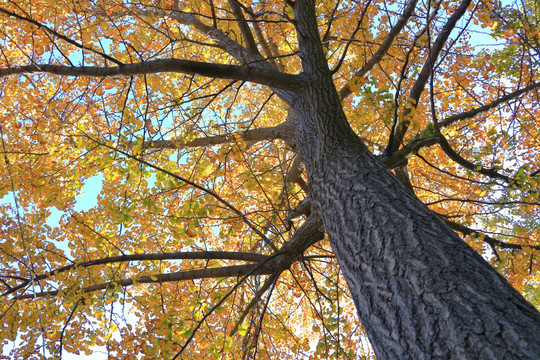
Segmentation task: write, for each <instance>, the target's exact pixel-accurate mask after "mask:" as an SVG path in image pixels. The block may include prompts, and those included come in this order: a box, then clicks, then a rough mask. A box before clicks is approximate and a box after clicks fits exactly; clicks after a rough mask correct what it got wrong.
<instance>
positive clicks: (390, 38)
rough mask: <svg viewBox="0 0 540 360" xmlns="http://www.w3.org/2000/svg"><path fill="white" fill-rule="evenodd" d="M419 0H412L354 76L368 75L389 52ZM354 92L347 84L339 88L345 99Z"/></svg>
mask: <svg viewBox="0 0 540 360" xmlns="http://www.w3.org/2000/svg"><path fill="white" fill-rule="evenodd" d="M417 2H418V0H412V1H411V2H410V3H409V5H408V6H407V7H406V8H405V10H404V11H403V14H402V15H401V16H400V17H399V20H398V22H397V23H396V25H394V27H392V29H390V31H389V32H388V35H386V38H385V39H384V41H383V42H382V44H381V46H380V47H379V49H378V50H377V52H376V53H375V54H373V56H372V57H371V59H369V60H368V62H367V63H366V64H365V65H364V66H362V68H361V69H360V70H358V71H357V72H356V73H355V74H354V76H357V77H363V76H364V75H366V74H367V73H368V72H369V71H370V70H371V69H373V67H374V66H375V65H377V64H378V63H379V61H381V59H382V58H383V56H384V55H385V54H386V53H387V52H388V49H389V48H390V46H391V45H392V44H393V43H394V40H395V39H396V37H397V36H398V35H399V33H400V32H401V30H402V29H403V27H404V26H405V24H406V23H407V22H408V21H409V18H410V17H411V15H412V13H413V12H414V9H415V8H416V3H417ZM350 94H352V91H351V89H350V88H349V87H348V86H347V85H345V86H344V87H342V88H341V90H339V96H340V98H341V99H345V98H346V97H347V96H349V95H350Z"/></svg>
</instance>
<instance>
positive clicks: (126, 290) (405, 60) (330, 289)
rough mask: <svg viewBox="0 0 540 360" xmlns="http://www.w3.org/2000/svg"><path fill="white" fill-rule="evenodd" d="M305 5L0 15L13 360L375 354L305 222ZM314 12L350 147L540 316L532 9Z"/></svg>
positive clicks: (169, 5) (265, 1)
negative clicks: (360, 147) (300, 8)
mask: <svg viewBox="0 0 540 360" xmlns="http://www.w3.org/2000/svg"><path fill="white" fill-rule="evenodd" d="M297 1H304V0H297ZM294 8H295V3H294V2H292V1H274V0H262V1H256V0H229V1H224V0H203V1H201V0H191V1H189V0H186V1H177V0H174V1H171V0H151V1H147V0H141V1H129V0H96V1H94V0H92V1H90V0H81V1H73V0H56V1H51V0H7V1H4V2H2V3H1V4H0V24H1V26H0V135H1V144H0V145H1V148H0V151H1V152H2V158H3V159H2V161H0V166H1V168H2V172H1V173H0V183H1V185H0V198H2V202H1V203H0V218H1V221H0V234H1V235H0V236H1V239H2V241H1V243H0V264H1V267H0V290H1V297H2V302H1V303H0V304H1V305H0V306H1V308H0V314H1V315H0V318H1V323H2V326H1V327H0V339H2V340H1V342H0V344H1V345H0V346H2V355H3V356H6V357H8V358H58V357H62V356H64V357H65V356H67V355H68V354H87V355H89V354H91V353H92V352H94V355H95V356H103V357H105V356H108V357H109V358H138V357H141V356H143V357H147V358H178V357H185V358H189V359H196V358H201V359H208V358H214V359H237V358H261V359H265V358H298V359H303V358H305V359H308V358H313V359H328V358H340V359H356V358H373V356H374V355H373V352H372V350H371V348H370V346H369V343H368V340H367V337H366V333H365V330H364V328H363V327H362V325H361V323H360V321H359V319H358V317H357V315H356V311H355V307H354V303H353V300H352V298H351V296H350V294H349V291H348V288H347V283H346V282H345V279H344V277H343V274H342V273H341V272H340V269H339V266H338V262H337V260H336V256H335V255H334V253H333V251H332V248H331V246H330V243H329V242H328V239H327V238H326V236H325V234H324V229H323V226H322V225H321V224H320V221H318V220H317V219H314V218H313V217H308V216H309V215H310V213H311V211H312V209H311V205H310V197H309V195H310V186H309V185H310V184H309V181H308V179H307V175H306V166H307V165H306V164H305V163H306V161H307V160H308V159H306V156H304V159H302V158H301V156H299V153H298V146H297V145H298V144H297V142H298V139H297V133H296V128H297V126H298V117H297V115H296V114H295V113H294V112H293V111H291V103H292V102H294V97H293V96H292V95H291V94H303V93H304V91H305V88H306V87H305V84H306V81H307V80H306V76H305V73H306V69H305V66H306V65H305V63H302V59H301V57H302V56H304V55H303V54H304V53H305V52H306V51H307V50H306V49H309V47H308V46H307V45H306V46H305V47H304V46H303V45H302V46H300V42H299V40H298V38H299V36H302V34H299V33H300V32H301V31H302V29H303V27H302V24H299V22H300V20H302V19H300V20H299V19H298V18H297V13H295V9H294ZM314 8H315V16H314V17H313V18H314V20H315V19H316V21H317V26H318V31H319V37H320V38H319V39H316V42H320V44H322V49H323V51H324V53H325V54H324V56H325V58H326V63H325V64H320V65H321V66H328V68H329V69H330V71H331V73H332V80H333V85H334V86H335V88H336V90H337V94H338V95H339V99H340V101H341V106H342V108H343V111H344V112H345V114H346V116H347V120H348V123H349V124H350V126H351V127H352V129H353V130H354V131H355V133H356V135H357V136H358V137H359V138H360V139H361V141H362V142H363V143H364V144H365V145H366V146H367V147H368V148H369V150H370V151H371V152H372V153H373V154H374V155H375V156H376V157H377V158H378V159H379V161H380V162H381V163H382V164H384V165H385V166H386V167H387V168H388V169H390V170H392V172H393V173H394V174H395V176H396V177H397V178H398V179H399V180H400V181H401V182H402V183H403V184H404V185H405V186H406V187H407V189H409V191H410V192H411V195H413V196H415V197H417V198H418V199H420V200H421V201H422V202H423V203H424V204H425V205H427V206H428V207H429V209H430V210H432V211H433V212H434V213H435V214H437V215H438V216H439V217H440V218H442V219H443V220H444V221H445V222H446V224H447V225H448V226H449V227H450V228H451V229H453V230H454V231H456V232H457V233H459V234H460V236H462V237H463V238H464V240H465V241H466V242H467V243H468V244H469V245H470V246H471V247H473V248H474V249H475V250H476V251H478V252H479V253H480V254H482V255H483V256H484V257H485V258H486V259H488V260H489V262H490V263H491V265H492V266H493V267H495V268H496V269H497V270H498V271H499V272H500V273H501V274H502V275H503V276H504V277H505V278H506V279H507V280H508V281H509V282H510V283H511V284H512V285H513V286H514V287H515V288H516V289H517V290H518V291H519V292H520V293H521V294H522V295H523V296H524V297H525V298H526V299H527V300H529V301H530V302H531V303H532V304H533V305H535V306H536V307H539V306H540V304H539V301H540V288H539V285H540V275H539V273H538V266H539V264H538V251H539V249H540V239H539V232H540V221H539V220H540V217H539V214H540V213H539V205H540V190H539V189H540V151H539V149H540V134H539V131H540V130H539V129H540V118H539V117H540V92H539V88H540V80H539V77H538V71H539V70H540V68H539V64H540V59H539V58H538V57H539V55H540V52H539V51H540V43H539V37H540V29H539V27H538V20H537V17H536V14H537V13H538V9H537V3H536V2H534V1H526V0H523V2H518V3H514V4H510V5H503V4H500V3H497V2H492V1H470V0H463V1H461V2H456V1H445V0H443V1H431V0H426V1H417V0H410V1H400V0H397V1H393V0H360V1H348V0H333V1H316V2H315V5H314ZM302 21H303V20H302ZM493 38H495V39H498V44H497V45H496V46H489V45H487V44H489V43H492V42H493ZM317 45H318V44H317ZM309 46H311V45H309ZM338 170H339V169H336V172H337V171H338ZM91 192H96V193H97V198H96V201H95V203H94V202H90V203H89V204H84V203H82V201H81V199H83V197H82V194H83V193H87V195H89V194H88V193H91ZM90 195H91V194H90ZM84 198H85V199H87V198H88V197H84ZM306 219H307V220H306Z"/></svg>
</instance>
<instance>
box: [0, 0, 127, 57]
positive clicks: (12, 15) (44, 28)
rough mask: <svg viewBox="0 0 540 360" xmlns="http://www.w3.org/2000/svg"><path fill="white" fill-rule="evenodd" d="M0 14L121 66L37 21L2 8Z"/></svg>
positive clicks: (105, 55) (104, 55) (99, 52)
mask: <svg viewBox="0 0 540 360" xmlns="http://www.w3.org/2000/svg"><path fill="white" fill-rule="evenodd" d="M0 12H1V13H4V14H6V15H8V16H10V17H14V18H17V19H19V20H22V21H25V22H28V23H30V24H33V25H35V26H37V27H39V28H41V29H43V30H45V31H46V32H48V33H49V34H51V35H53V36H56V37H58V38H60V39H62V40H64V41H65V42H67V43H69V44H71V45H74V46H76V47H78V48H79V49H83V50H86V51H90V52H93V53H94V54H97V55H99V56H102V57H103V58H104V59H107V60H109V61H110V62H112V63H114V64H116V65H122V62H121V61H119V60H116V59H115V58H113V57H111V56H109V55H107V54H105V53H103V52H101V51H98V50H95V49H92V48H90V47H88V46H84V45H83V44H80V43H78V42H77V41H75V40H72V39H70V38H68V37H67V36H65V35H62V34H60V33H59V32H57V31H55V30H53V29H51V28H50V27H48V26H47V25H44V24H42V23H40V22H38V21H36V20H33V19H30V18H27V17H25V16H21V15H18V14H16V13H14V12H11V11H9V10H6V9H3V8H0Z"/></svg>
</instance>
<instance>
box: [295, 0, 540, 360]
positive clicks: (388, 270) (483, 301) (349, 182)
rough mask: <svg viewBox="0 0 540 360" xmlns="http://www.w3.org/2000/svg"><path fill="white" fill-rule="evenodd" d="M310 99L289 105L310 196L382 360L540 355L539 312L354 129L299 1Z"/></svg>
mask: <svg viewBox="0 0 540 360" xmlns="http://www.w3.org/2000/svg"><path fill="white" fill-rule="evenodd" d="M294 6H295V18H296V19H298V21H297V27H298V33H299V43H300V49H301V57H302V64H303V68H304V73H305V76H306V78H307V79H308V81H309V84H310V85H309V86H308V89H307V96H306V97H304V98H302V99H297V100H296V101H295V102H294V103H293V104H292V107H293V109H294V111H295V112H296V114H297V115H298V117H299V119H300V124H299V127H298V130H297V144H298V148H299V151H300V154H301V156H302V158H303V160H304V162H305V164H306V169H307V172H308V179H309V182H310V184H309V185H310V195H311V197H312V199H313V202H314V206H315V210H316V211H318V212H319V214H320V216H321V218H322V220H323V222H324V226H325V228H326V232H327V233H328V237H329V239H330V242H331V244H332V248H333V250H334V253H335V255H336V257H337V259H338V262H339V264H340V267H341V269H342V271H343V273H344V275H345V279H346V280H347V283H348V285H349V289H350V291H351V295H352V297H353V299H354V302H355V305H356V308H357V310H358V313H359V316H360V320H361V321H362V324H363V325H364V328H365V329H366V332H367V334H368V336H369V338H370V341H371V343H372V345H373V347H374V350H375V353H376V355H377V359H415V360H418V359H539V358H540V313H539V312H538V311H537V310H536V309H535V308H534V307H533V306H532V305H531V304H529V303H528V302H527V301H526V300H525V299H524V298H523V297H522V296H521V295H520V294H519V293H518V292H517V291H516V290H515V289H514V288H512V286H511V285H510V284H509V283H508V282H507V281H506V280H505V279H504V278H503V277H502V276H500V275H499V274H498V273H497V272H496V271H495V270H494V269H493V268H492V267H491V266H490V265H489V264H488V263H487V262H486V261H485V260H484V259H483V258H482V257H481V256H480V255H479V254H477V253H476V252H475V251H474V250H473V249H472V248H470V247H469V246H468V245H467V244H466V243H465V242H463V241H462V240H461V239H460V238H459V237H458V236H457V235H456V234H455V233H454V232H453V231H451V230H450V229H449V228H448V227H447V226H446V225H445V224H444V223H443V222H442V221H441V219H439V218H438V217H437V216H436V215H435V214H434V213H433V212H431V211H430V210H429V209H428V208H427V207H426V206H425V205H424V204H422V203H421V202H420V201H419V200H418V199H416V198H415V197H414V196H413V195H412V194H410V192H409V191H407V190H406V189H405V187H404V186H403V185H402V184H401V183H400V182H399V180H397V179H396V178H395V176H394V175H392V173H390V171H388V170H387V169H386V168H385V167H384V166H383V165H382V164H380V163H379V162H378V161H377V159H375V157H374V156H373V155H372V154H371V153H370V152H369V150H368V149H367V148H366V147H365V146H364V145H363V144H362V143H361V141H360V140H359V139H358V138H357V136H356V135H355V134H354V133H353V132H352V130H351V129H350V126H349V125H348V123H347V120H346V117H345V115H344V113H343V111H342V108H341V104H340V100H339V97H338V96H337V92H336V90H335V87H334V86H333V82H332V78H331V74H330V72H329V70H328V67H327V63H326V59H325V57H324V53H323V52H322V48H320V40H319V37H318V33H317V24H316V23H315V19H316V17H315V13H314V7H313V4H312V1H310V0H297V1H296V2H295V5H294Z"/></svg>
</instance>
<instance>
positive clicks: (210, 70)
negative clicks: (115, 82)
mask: <svg viewBox="0 0 540 360" xmlns="http://www.w3.org/2000/svg"><path fill="white" fill-rule="evenodd" d="M163 72H175V73H182V74H191V75H201V76H208V77H213V78H219V79H231V80H242V81H250V82H254V83H257V84H261V85H267V86H271V87H274V88H278V89H282V90H288V91H292V92H296V93H302V92H303V91H304V88H305V86H304V85H303V81H302V78H301V76H299V75H290V74H285V73H281V72H279V71H277V70H274V69H272V68H271V67H268V68H264V69H262V68H260V67H252V66H247V65H246V66H238V65H225V64H211V63H205V62H199V61H191V60H181V59H160V60H150V61H145V62H141V63H134V64H125V65H121V66H114V67H96V66H63V65H48V64H42V65H26V66H20V67H12V68H5V69H0V77H4V76H9V75H16V74H29V73H49V74H56V75H61V76H90V77H100V78H105V77H117V76H133V75H143V74H155V73H163Z"/></svg>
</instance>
